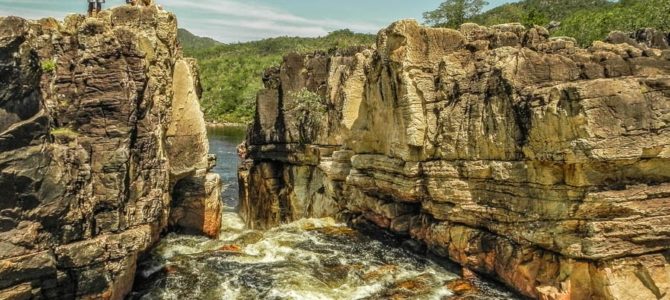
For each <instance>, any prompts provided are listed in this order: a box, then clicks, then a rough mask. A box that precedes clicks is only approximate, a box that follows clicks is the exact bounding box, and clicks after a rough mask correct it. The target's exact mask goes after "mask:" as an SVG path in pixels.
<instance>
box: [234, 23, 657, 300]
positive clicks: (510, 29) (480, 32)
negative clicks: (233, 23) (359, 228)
mask: <svg viewBox="0 0 670 300" xmlns="http://www.w3.org/2000/svg"><path fill="white" fill-rule="evenodd" d="M663 36H665V37H667V35H662V34H656V33H649V31H645V33H644V34H639V33H638V34H633V35H630V36H629V35H623V34H619V35H618V37H617V36H612V37H611V39H610V40H611V41H613V40H615V39H616V40H620V41H621V43H619V44H616V43H614V42H612V43H605V42H595V43H593V45H592V46H591V47H589V48H588V49H581V48H579V47H577V46H576V43H575V41H574V40H573V39H571V38H549V34H548V31H547V30H546V29H544V28H541V27H533V28H530V29H527V28H524V27H523V26H521V25H519V24H507V25H498V26H493V27H481V26H478V25H475V24H465V25H463V26H462V27H461V28H460V30H451V29H438V28H426V27H421V26H419V25H418V24H417V23H416V22H415V21H399V22H396V23H394V24H392V25H391V26H390V27H388V28H386V29H384V30H382V31H381V32H380V34H379V36H378V39H377V45H376V46H375V47H373V48H371V49H368V50H362V51H361V50H360V49H358V50H355V51H343V52H340V53H332V54H331V55H328V54H326V53H314V54H310V55H306V56H301V55H289V56H286V57H285V58H284V62H283V64H282V66H281V68H278V69H271V70H268V72H267V73H266V74H265V78H264V82H265V84H266V89H265V90H263V91H261V92H260V93H259V95H258V101H257V103H258V107H257V115H256V119H255V123H254V125H253V129H252V131H251V134H250V136H249V137H248V140H247V142H246V149H245V151H246V153H247V157H248V158H249V159H248V160H247V161H246V162H245V163H244V164H243V167H242V168H241V169H240V182H241V184H242V186H241V192H240V193H241V204H242V207H241V211H242V213H243V214H244V216H243V217H244V218H245V220H246V222H247V223H248V225H250V226H253V227H270V226H275V225H277V224H279V223H281V222H287V221H292V220H295V219H299V218H303V217H320V216H329V215H330V216H333V215H341V216H348V218H359V219H360V218H364V219H367V220H368V221H370V222H372V223H375V224H376V225H377V226H379V227H382V228H385V229H387V230H390V231H396V232H397V233H398V234H399V235H409V236H410V237H411V238H413V239H415V240H418V241H421V242H423V243H425V244H426V245H427V247H428V248H429V249H430V250H431V251H432V252H435V253H437V254H440V255H443V256H446V257H449V258H451V259H452V260H454V261H456V262H458V263H460V264H462V265H463V266H465V267H467V268H468V269H471V270H474V271H476V272H479V273H484V274H489V275H493V276H495V277H497V278H498V279H499V280H500V281H502V282H504V283H506V284H507V285H509V286H511V287H513V288H515V289H516V290H517V291H519V292H520V293H522V294H524V295H526V296H530V297H533V298H541V299H657V298H658V299H660V298H662V297H664V295H668V294H670V264H669V262H668V259H669V257H670V255H669V253H670V198H669V197H668V196H669V195H670V92H669V91H670V52H669V51H670V50H667V49H661V48H667V41H666V42H665V44H663V43H662V41H660V38H659V37H663ZM636 38H637V39H636ZM655 45H661V46H665V47H660V48H653V46H655ZM314 99H317V100H316V102H318V103H317V104H313V103H314V102H315V100H314ZM296 103H297V104H296ZM301 103H302V104H301ZM310 103H312V104H310ZM308 104H309V105H310V107H318V106H319V104H320V105H321V106H322V107H323V108H324V109H323V110H319V109H311V110H309V111H308V110H304V109H303V110H301V109H300V107H301V105H302V106H303V107H304V106H307V105H308ZM318 113H321V115H320V116H315V114H318ZM305 126H309V127H310V128H309V130H305Z"/></svg>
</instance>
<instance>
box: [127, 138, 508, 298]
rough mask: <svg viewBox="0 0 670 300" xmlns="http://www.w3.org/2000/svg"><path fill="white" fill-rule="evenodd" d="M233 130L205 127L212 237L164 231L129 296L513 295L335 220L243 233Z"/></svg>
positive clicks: (139, 267)
mask: <svg viewBox="0 0 670 300" xmlns="http://www.w3.org/2000/svg"><path fill="white" fill-rule="evenodd" d="M243 139H244V130H243V129H241V128H216V129H210V130H209V141H210V152H212V153H215V154H216V155H217V157H218V161H219V164H218V166H217V167H216V168H215V169H214V171H215V172H217V173H218V174H220V175H221V179H222V181H223V182H224V187H223V189H224V190H223V192H222V201H223V202H224V203H225V205H226V210H225V212H224V216H223V225H222V234H221V236H220V238H219V239H218V240H210V239H207V238H203V237H197V236H188V235H180V234H174V233H171V234H168V235H167V236H165V237H164V238H163V239H162V240H161V242H160V243H159V245H158V246H157V247H156V248H155V249H154V250H153V251H152V252H151V255H150V256H149V257H148V258H147V259H145V260H144V261H142V262H141V263H140V264H139V266H138V274H137V278H136V284H135V287H134V291H133V292H132V293H131V295H130V299H142V300H146V299H180V300H181V299H226V300H228V299H231V300H232V299H318V300H321V299H516V298H517V297H516V296H514V294H512V293H510V292H508V291H506V290H505V289H504V288H502V287H500V286H498V285H496V284H494V283H491V282H488V281H484V280H479V279H477V278H474V279H468V280H466V279H462V278H460V277H459V276H458V275H457V273H460V272H458V268H457V267H456V266H455V265H453V264H451V263H450V262H448V261H444V260H440V259H437V258H427V257H424V256H421V255H416V254H414V253H411V252H409V251H408V250H405V249H402V248H398V247H395V246H393V245H390V244H389V243H388V242H385V241H384V240H383V239H379V238H372V237H370V236H368V235H363V234H361V233H359V232H357V231H354V230H352V229H349V228H348V227H347V226H345V225H344V224H340V223H337V222H336V221H335V220H333V219H306V220H301V221H298V222H294V223H291V224H286V225H283V226H281V227H278V228H275V229H272V230H268V231H255V230H248V229H246V228H245V227H244V223H243V222H242V220H241V219H240V218H239V216H238V215H237V213H236V210H235V207H236V206H237V193H238V187H237V163H239V159H238V157H237V152H236V146H237V145H238V144H239V143H240V142H241V141H242V140H243Z"/></svg>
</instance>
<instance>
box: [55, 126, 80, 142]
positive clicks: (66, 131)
mask: <svg viewBox="0 0 670 300" xmlns="http://www.w3.org/2000/svg"><path fill="white" fill-rule="evenodd" d="M51 135H53V136H54V137H56V138H65V139H69V140H73V139H75V138H77V137H78V136H79V133H77V132H76V131H74V130H72V129H70V128H67V127H60V128H54V129H52V130H51Z"/></svg>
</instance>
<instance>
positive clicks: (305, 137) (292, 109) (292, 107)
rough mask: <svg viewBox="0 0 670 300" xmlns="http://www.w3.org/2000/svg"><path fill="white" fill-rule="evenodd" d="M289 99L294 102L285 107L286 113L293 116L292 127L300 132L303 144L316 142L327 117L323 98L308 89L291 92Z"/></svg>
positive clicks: (291, 118)
mask: <svg viewBox="0 0 670 300" xmlns="http://www.w3.org/2000/svg"><path fill="white" fill-rule="evenodd" d="M289 97H290V98H291V100H292V101H290V102H289V104H287V105H285V106H284V112H286V113H287V114H289V115H290V116H291V117H290V118H288V119H289V120H291V124H290V125H293V126H295V127H296V128H297V129H298V130H299V133H300V142H301V143H303V144H306V143H309V142H311V141H314V140H315V139H316V136H317V134H318V132H319V129H320V128H321V124H322V123H323V120H324V119H325V117H326V106H325V105H324V104H323V102H324V101H323V98H322V97H321V96H320V95H319V94H317V93H314V92H312V91H309V90H307V89H306V88H303V89H301V90H299V91H295V92H289Z"/></svg>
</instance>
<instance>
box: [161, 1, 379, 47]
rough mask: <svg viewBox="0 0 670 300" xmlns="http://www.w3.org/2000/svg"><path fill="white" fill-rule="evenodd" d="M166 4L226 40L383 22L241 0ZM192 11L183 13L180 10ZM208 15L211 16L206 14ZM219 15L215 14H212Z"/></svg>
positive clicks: (197, 29)
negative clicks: (313, 14)
mask: <svg viewBox="0 0 670 300" xmlns="http://www.w3.org/2000/svg"><path fill="white" fill-rule="evenodd" d="M162 3H163V4H164V5H165V7H166V8H168V9H171V10H173V11H176V12H177V14H178V15H179V18H180V22H181V23H180V24H182V26H183V27H186V28H187V29H189V30H191V31H193V32H194V33H197V34H200V35H205V36H210V37H213V38H216V39H219V40H221V41H224V42H237V41H246V40H255V39H261V38H268V37H276V36H285V35H287V36H307V37H315V36H323V35H325V34H327V33H328V32H331V31H334V30H338V29H344V28H348V29H351V30H353V31H356V32H366V33H376V32H377V31H378V30H379V29H380V28H381V27H382V24H373V23H366V22H347V21H341V20H332V19H309V18H305V17H301V16H297V15H295V14H292V13H289V12H286V11H282V10H279V9H276V8H273V7H269V6H264V5H258V4H248V3H243V2H241V1H239V0H218V1H217V0H202V1H198V2H192V1H189V0H163V1H162ZM185 10H187V11H189V13H188V14H179V12H180V11H185ZM203 15H206V16H207V17H202V16H203ZM213 15H215V17H214V18H212V17H211V16H213Z"/></svg>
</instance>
